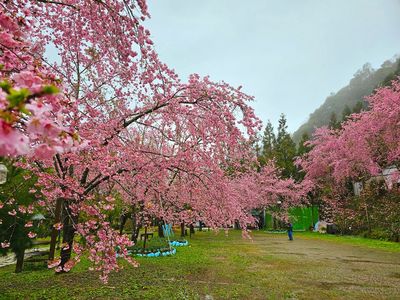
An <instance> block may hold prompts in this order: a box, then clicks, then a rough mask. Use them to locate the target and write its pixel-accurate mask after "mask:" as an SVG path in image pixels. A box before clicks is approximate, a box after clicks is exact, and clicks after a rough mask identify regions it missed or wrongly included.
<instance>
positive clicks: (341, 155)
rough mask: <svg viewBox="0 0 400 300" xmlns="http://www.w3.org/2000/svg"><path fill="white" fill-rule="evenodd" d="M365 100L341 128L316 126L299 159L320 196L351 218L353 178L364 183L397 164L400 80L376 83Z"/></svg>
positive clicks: (394, 177)
mask: <svg viewBox="0 0 400 300" xmlns="http://www.w3.org/2000/svg"><path fill="white" fill-rule="evenodd" d="M367 100H368V102H369V109H368V110H366V111H362V112H360V113H357V114H352V115H351V116H350V117H349V118H348V120H347V121H346V122H344V123H343V124H342V126H341V129H327V128H322V129H319V130H317V131H316V134H315V135H314V138H313V140H312V141H311V142H310V143H309V145H310V146H312V150H311V151H310V152H309V153H308V154H306V155H305V156H304V157H303V158H302V159H301V160H300V161H299V164H300V165H301V166H302V168H303V169H304V170H305V171H306V173H307V175H306V178H307V179H309V180H311V181H313V182H314V183H315V185H316V187H318V188H320V190H322V191H323V195H324V198H325V201H326V202H328V203H329V204H330V205H331V206H332V207H334V208H335V209H336V211H341V212H343V213H345V214H346V215H347V216H351V217H352V218H354V217H355V215H354V214H355V212H354V210H353V211H352V210H351V209H349V205H348V204H349V201H350V199H352V192H353V191H352V183H354V182H363V183H366V182H367V181H368V180H371V179H372V180H374V178H376V177H377V176H379V175H381V174H382V171H383V170H384V169H385V168H387V167H390V166H393V165H395V166H397V167H398V161H399V154H400V152H399V133H400V131H399V121H400V110H399V107H400V82H399V81H398V80H395V81H393V82H392V84H391V85H390V86H385V87H381V88H378V89H377V90H376V91H375V92H374V93H373V94H372V95H370V96H369V97H367ZM389 176H391V177H393V178H391V180H389V181H388V182H395V181H397V179H398V172H392V173H391V174H390V175H389ZM388 188H390V186H388ZM346 199H347V200H349V201H346ZM364 206H365V211H366V218H367V219H368V209H367V204H365V205H364Z"/></svg>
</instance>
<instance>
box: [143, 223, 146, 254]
mask: <svg viewBox="0 0 400 300" xmlns="http://www.w3.org/2000/svg"><path fill="white" fill-rule="evenodd" d="M146 242H147V226H144V242H143V249H146Z"/></svg>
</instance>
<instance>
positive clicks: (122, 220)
mask: <svg viewBox="0 0 400 300" xmlns="http://www.w3.org/2000/svg"><path fill="white" fill-rule="evenodd" d="M127 220H128V215H127V214H122V215H121V217H120V223H119V234H120V235H122V233H123V232H124V227H125V224H126V221H127Z"/></svg>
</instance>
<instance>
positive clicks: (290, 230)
mask: <svg viewBox="0 0 400 300" xmlns="http://www.w3.org/2000/svg"><path fill="white" fill-rule="evenodd" d="M287 233H288V237H289V241H293V225H292V223H290V222H289V224H288V231H287Z"/></svg>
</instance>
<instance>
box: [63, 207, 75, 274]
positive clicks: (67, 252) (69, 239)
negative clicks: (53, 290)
mask: <svg viewBox="0 0 400 300" xmlns="http://www.w3.org/2000/svg"><path fill="white" fill-rule="evenodd" d="M65 204H66V205H64V209H65V218H64V231H63V233H64V236H63V244H68V246H69V247H67V249H64V247H63V248H62V249H61V255H60V256H61V263H60V266H61V267H64V265H65V264H66V263H67V261H69V260H70V259H71V253H72V246H73V243H74V235H75V231H76V229H75V226H74V223H75V224H76V223H77V222H78V216H74V215H72V212H71V209H70V208H69V206H68V204H67V203H65ZM71 218H72V219H71Z"/></svg>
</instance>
